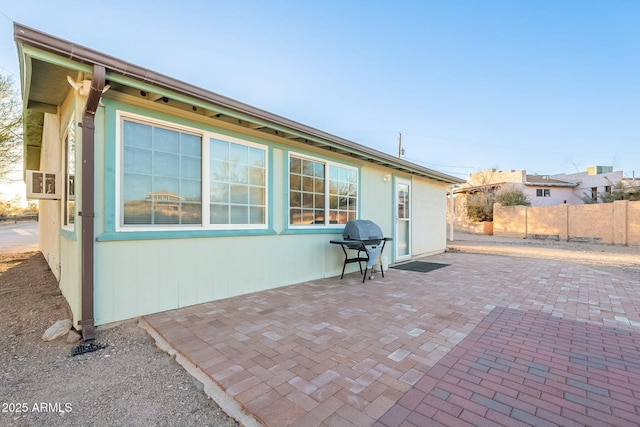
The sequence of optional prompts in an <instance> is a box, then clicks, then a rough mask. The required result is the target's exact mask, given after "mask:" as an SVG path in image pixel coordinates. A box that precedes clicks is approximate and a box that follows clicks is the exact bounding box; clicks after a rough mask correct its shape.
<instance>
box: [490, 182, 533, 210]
mask: <svg viewBox="0 0 640 427" xmlns="http://www.w3.org/2000/svg"><path fill="white" fill-rule="evenodd" d="M496 202H497V203H500V204H501V205H502V206H531V202H530V201H529V198H528V197H527V195H526V194H524V192H523V191H522V190H521V189H519V188H515V187H510V186H506V187H502V188H501V189H500V190H499V191H498V193H497V194H496Z"/></svg>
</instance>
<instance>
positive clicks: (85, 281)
mask: <svg viewBox="0 0 640 427" xmlns="http://www.w3.org/2000/svg"><path fill="white" fill-rule="evenodd" d="M104 82H105V68H104V67H103V66H100V65H94V66H93V77H92V78H91V89H90V90H89V95H88V96H87V103H86V105H85V107H84V113H83V114H82V212H81V213H80V215H81V217H82V321H81V325H82V338H83V340H84V341H85V342H87V341H88V342H91V341H93V340H94V339H95V324H94V319H93V270H94V267H93V264H94V255H93V245H94V240H95V237H94V222H95V217H96V213H95V206H94V205H95V200H94V198H95V194H94V193H95V189H94V186H95V185H94V180H95V177H94V143H95V116H96V110H97V109H98V104H99V103H100V98H101V97H102V90H103V89H104Z"/></svg>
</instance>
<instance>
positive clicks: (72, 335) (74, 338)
mask: <svg viewBox="0 0 640 427" xmlns="http://www.w3.org/2000/svg"><path fill="white" fill-rule="evenodd" d="M81 339H82V335H80V334H79V333H78V332H76V331H74V330H73V329H71V330H70V331H69V335H67V344H75V343H77V342H78V341H80V340H81Z"/></svg>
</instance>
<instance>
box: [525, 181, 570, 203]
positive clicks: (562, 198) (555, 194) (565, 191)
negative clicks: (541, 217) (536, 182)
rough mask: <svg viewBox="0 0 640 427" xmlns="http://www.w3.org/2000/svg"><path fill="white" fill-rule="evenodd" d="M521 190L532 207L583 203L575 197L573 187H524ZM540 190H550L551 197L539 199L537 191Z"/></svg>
mask: <svg viewBox="0 0 640 427" xmlns="http://www.w3.org/2000/svg"><path fill="white" fill-rule="evenodd" d="M521 189H522V192H523V193H524V194H525V195H526V196H527V197H528V198H529V202H530V203H531V206H556V205H559V204H563V203H565V202H566V203H569V204H576V203H582V200H580V198H578V197H576V196H575V194H574V192H573V188H572V187H549V186H533V185H523V186H522V188H521ZM539 189H540V190H545V189H546V190H549V197H538V196H537V190H539Z"/></svg>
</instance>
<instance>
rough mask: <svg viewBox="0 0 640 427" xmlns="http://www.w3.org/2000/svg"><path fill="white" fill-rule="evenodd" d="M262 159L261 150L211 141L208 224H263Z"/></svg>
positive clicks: (263, 170) (264, 179) (264, 151)
mask: <svg viewBox="0 0 640 427" xmlns="http://www.w3.org/2000/svg"><path fill="white" fill-rule="evenodd" d="M216 150H217V152H218V153H214V151H216ZM220 153H226V154H224V155H221V154H220ZM266 156H267V155H266V150H265V149H261V148H257V147H249V146H248V145H242V144H239V143H233V142H227V141H222V140H217V139H212V140H211V165H210V167H211V202H215V205H212V207H211V209H212V211H211V224H265V223H266V215H265V212H266V211H265V209H264V206H265V205H266V187H265V185H266V169H265V164H266ZM250 165H251V166H250ZM223 204H224V205H223ZM223 206H224V209H223ZM214 209H215V211H214ZM223 211H224V212H223ZM254 211H255V212H254ZM250 212H254V213H252V214H250ZM259 212H261V213H260V214H258V213H259Z"/></svg>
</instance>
